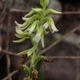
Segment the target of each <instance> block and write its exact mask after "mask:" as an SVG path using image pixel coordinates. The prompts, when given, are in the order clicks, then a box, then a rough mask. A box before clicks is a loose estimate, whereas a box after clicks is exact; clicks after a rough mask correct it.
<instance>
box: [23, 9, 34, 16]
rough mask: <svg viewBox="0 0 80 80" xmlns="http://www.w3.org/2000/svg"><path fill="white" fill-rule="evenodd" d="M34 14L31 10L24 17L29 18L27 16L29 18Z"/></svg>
mask: <svg viewBox="0 0 80 80" xmlns="http://www.w3.org/2000/svg"><path fill="white" fill-rule="evenodd" d="M34 13H35V12H34V10H31V11H30V12H29V13H28V14H26V15H25V16H24V17H29V16H31V15H32V14H34Z"/></svg>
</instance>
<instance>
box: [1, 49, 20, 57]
mask: <svg viewBox="0 0 80 80" xmlns="http://www.w3.org/2000/svg"><path fill="white" fill-rule="evenodd" d="M1 52H3V53H4V54H8V55H13V56H17V57H20V56H19V55H17V53H14V52H10V51H7V50H2V51H1Z"/></svg>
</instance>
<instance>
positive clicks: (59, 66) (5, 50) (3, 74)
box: [0, 0, 80, 80]
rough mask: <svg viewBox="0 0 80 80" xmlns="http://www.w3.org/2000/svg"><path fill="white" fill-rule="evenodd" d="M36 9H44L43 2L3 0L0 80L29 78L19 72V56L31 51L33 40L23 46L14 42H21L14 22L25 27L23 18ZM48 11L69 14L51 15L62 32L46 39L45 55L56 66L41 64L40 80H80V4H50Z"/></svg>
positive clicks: (58, 0) (59, 0)
mask: <svg viewBox="0 0 80 80" xmlns="http://www.w3.org/2000/svg"><path fill="white" fill-rule="evenodd" d="M33 7H40V4H39V0H0V80H23V78H24V77H25V72H24V71H23V70H22V69H20V70H19V71H16V70H17V69H18V68H19V67H20V65H21V64H22V62H23V58H21V57H18V56H15V54H17V53H18V52H20V51H23V50H25V49H27V48H29V47H30V46H31V43H30V40H26V41H24V42H23V43H20V44H15V43H13V42H12V41H13V40H15V39H17V38H16V37H15V26H16V25H15V23H14V21H17V22H19V23H23V20H22V17H23V16H24V15H25V14H26V13H28V12H29V11H30V10H31V8H33ZM48 7H49V8H53V9H55V10H58V11H61V12H63V13H64V12H66V13H64V14H63V15H50V16H52V17H53V19H54V21H55V25H56V26H57V28H58V30H59V31H58V32H57V33H54V34H52V33H49V34H48V35H46V36H45V48H46V49H47V51H46V52H44V53H42V54H43V55H45V56H50V57H52V58H53V62H52V63H48V62H40V63H39V64H38V66H37V68H38V70H39V79H40V80H80V0H50V3H49V6H48ZM69 12H70V13H69ZM51 44H52V47H51ZM47 47H48V48H47ZM39 51H40V52H41V51H42V47H41V45H40V46H39ZM27 61H28V60H25V63H27ZM9 76H10V77H9ZM7 77H8V78H7Z"/></svg>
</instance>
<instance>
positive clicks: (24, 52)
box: [17, 50, 28, 55]
mask: <svg viewBox="0 0 80 80" xmlns="http://www.w3.org/2000/svg"><path fill="white" fill-rule="evenodd" d="M27 51H28V50H24V51H22V52H19V53H18V54H17V55H23V54H27Z"/></svg>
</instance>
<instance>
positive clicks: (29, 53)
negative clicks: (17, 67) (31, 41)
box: [27, 46, 37, 57]
mask: <svg viewBox="0 0 80 80" xmlns="http://www.w3.org/2000/svg"><path fill="white" fill-rule="evenodd" d="M36 49H37V48H36V46H34V47H32V48H31V49H28V50H27V56H28V57H29V56H31V55H32V54H33V53H35V51H36Z"/></svg>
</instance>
